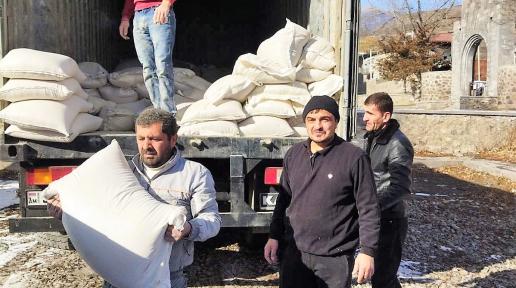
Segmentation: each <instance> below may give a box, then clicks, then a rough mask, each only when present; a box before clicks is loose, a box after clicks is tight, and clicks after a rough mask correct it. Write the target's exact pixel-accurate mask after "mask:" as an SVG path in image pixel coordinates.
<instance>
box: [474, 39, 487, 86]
mask: <svg viewBox="0 0 516 288" xmlns="http://www.w3.org/2000/svg"><path fill="white" fill-rule="evenodd" d="M477 43H478V44H477V45H476V47H474V49H475V50H474V54H473V65H472V68H473V69H472V70H473V71H471V72H472V73H471V96H482V95H485V93H486V91H485V90H486V83H487V46H486V42H485V41H484V40H483V39H480V41H479V42H477Z"/></svg>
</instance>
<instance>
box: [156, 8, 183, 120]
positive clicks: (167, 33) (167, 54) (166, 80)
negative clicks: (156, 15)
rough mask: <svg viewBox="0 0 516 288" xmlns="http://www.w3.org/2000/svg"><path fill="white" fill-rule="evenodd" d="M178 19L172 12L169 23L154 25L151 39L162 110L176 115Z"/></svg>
mask: <svg viewBox="0 0 516 288" xmlns="http://www.w3.org/2000/svg"><path fill="white" fill-rule="evenodd" d="M175 31H176V17H175V14H174V11H173V10H170V15H169V17H168V23H165V24H154V23H153V24H152V25H151V26H150V37H151V39H152V43H153V45H154V61H155V63H156V75H157V77H158V82H159V86H158V87H159V92H160V104H159V106H160V108H161V109H163V110H165V111H168V112H171V113H173V114H176V112H177V109H176V105H175V103H174V70H173V63H172V52H173V50H174V42H175V36H176V32H175Z"/></svg>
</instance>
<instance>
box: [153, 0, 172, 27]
mask: <svg viewBox="0 0 516 288" xmlns="http://www.w3.org/2000/svg"><path fill="white" fill-rule="evenodd" d="M170 6H171V5H170V1H162V2H161V4H160V5H159V6H158V7H157V8H156V10H155V11H154V17H153V21H154V23H156V24H165V23H167V22H168V14H169V13H170Z"/></svg>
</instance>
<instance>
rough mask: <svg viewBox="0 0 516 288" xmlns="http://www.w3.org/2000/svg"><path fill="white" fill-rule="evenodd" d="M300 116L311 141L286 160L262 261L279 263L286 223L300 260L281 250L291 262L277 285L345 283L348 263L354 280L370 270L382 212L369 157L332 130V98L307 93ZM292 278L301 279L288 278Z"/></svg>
mask: <svg viewBox="0 0 516 288" xmlns="http://www.w3.org/2000/svg"><path fill="white" fill-rule="evenodd" d="M303 118H304V121H305V125H306V128H307V131H308V135H309V139H308V140H307V141H306V142H302V143H298V144H295V145H294V146H292V148H291V149H289V150H288V151H287V153H286V155H285V157H284V160H283V173H282V176H281V184H280V193H279V196H278V200H277V203H276V207H275V209H274V213H273V219H272V223H271V227H270V228H271V235H270V239H269V241H268V242H267V244H266V246H265V248H264V254H265V259H266V260H267V261H268V262H269V263H277V262H278V257H277V252H278V246H279V240H282V239H283V238H284V236H285V231H286V230H287V231H288V228H289V226H288V225H291V227H292V233H293V237H292V242H290V243H289V244H288V245H293V246H297V248H298V249H299V251H300V253H299V254H300V259H299V261H296V260H295V259H285V258H287V257H296V254H295V253H290V254H286V255H283V258H282V259H281V261H285V262H288V263H294V265H293V266H292V267H283V269H282V267H281V266H280V278H283V279H285V280H292V282H289V281H281V282H282V283H281V285H280V286H281V287H282V288H283V287H321V288H322V287H330V288H334V287H335V288H336V287H350V286H351V275H352V272H351V267H353V263H354V268H353V274H357V281H358V282H359V283H362V282H365V281H367V280H368V279H369V278H370V277H371V276H372V275H373V272H374V256H375V253H376V250H377V248H378V233H379V230H380V211H379V207H378V201H377V198H376V187H375V184H374V178H373V174H372V171H371V165H370V161H369V157H368V156H367V154H366V153H365V152H364V151H362V150H361V149H360V148H358V147H355V146H353V145H352V144H350V143H347V142H345V141H344V140H343V139H342V138H340V137H339V136H337V135H336V134H335V129H336V128H337V123H338V121H339V119H340V115H339V111H338V105H337V103H336V102H335V100H333V99H332V98H331V97H328V96H315V97H312V98H311V100H310V101H309V102H308V103H307V105H306V106H305V108H304V110H303ZM287 234H288V233H287ZM288 245H287V246H288ZM357 247H359V249H360V250H359V254H358V256H357V258H356V259H354V258H353V255H354V252H355V250H356V248H357ZM306 271H308V273H306ZM282 273H283V274H289V275H281V274H282ZM296 276H297V277H301V278H302V281H303V282H302V283H300V282H299V281H298V282H296V283H293V281H294V280H295V279H296Z"/></svg>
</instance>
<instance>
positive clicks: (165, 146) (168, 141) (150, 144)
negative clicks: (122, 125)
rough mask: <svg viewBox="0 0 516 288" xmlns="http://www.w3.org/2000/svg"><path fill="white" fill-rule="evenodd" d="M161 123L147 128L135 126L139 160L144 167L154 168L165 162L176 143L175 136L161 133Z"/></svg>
mask: <svg viewBox="0 0 516 288" xmlns="http://www.w3.org/2000/svg"><path fill="white" fill-rule="evenodd" d="M161 125H162V123H159V122H158V123H153V124H151V125H149V126H138V125H136V143H137V144H138V151H139V152H140V159H141V161H142V162H143V163H145V165H147V166H149V167H151V168H156V167H159V166H161V165H163V164H164V163H165V162H167V161H168V160H169V159H170V157H171V156H172V151H173V148H174V146H175V145H176V142H177V135H174V136H171V137H170V138H169V137H168V136H167V134H165V133H163V132H162V131H161Z"/></svg>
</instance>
